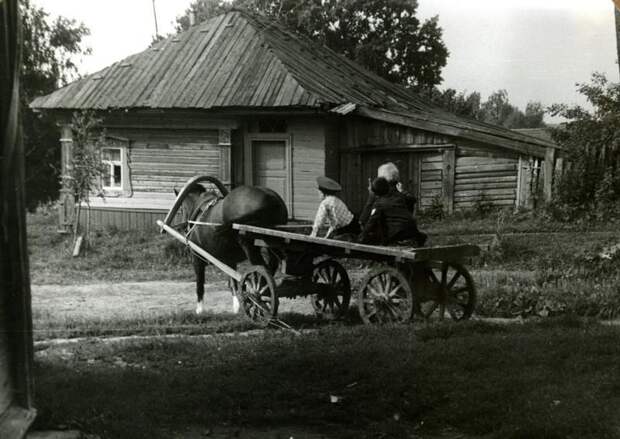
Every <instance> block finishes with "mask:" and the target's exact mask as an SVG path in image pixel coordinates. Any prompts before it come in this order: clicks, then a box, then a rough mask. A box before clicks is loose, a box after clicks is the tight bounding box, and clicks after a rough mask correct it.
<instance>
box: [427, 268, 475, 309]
mask: <svg viewBox="0 0 620 439" xmlns="http://www.w3.org/2000/svg"><path fill="white" fill-rule="evenodd" d="M424 273H425V275H426V277H427V279H426V280H427V282H426V285H427V288H428V289H429V291H426V292H424V293H425V294H424V295H420V296H419V298H418V302H417V303H416V314H418V315H420V316H422V317H423V318H424V319H426V320H429V319H433V318H438V319H440V320H443V318H444V317H445V315H446V312H447V313H448V315H449V316H450V317H451V318H452V320H467V319H469V318H470V317H471V315H472V313H473V312H474V307H475V306H476V287H475V285H474V281H473V279H472V277H471V275H470V274H469V272H468V271H467V269H466V268H465V267H463V266H462V265H460V264H456V263H453V262H441V263H437V264H434V265H432V266H431V265H429V266H428V267H427V268H425V270H424Z"/></svg>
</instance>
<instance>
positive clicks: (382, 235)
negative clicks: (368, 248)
mask: <svg viewBox="0 0 620 439" xmlns="http://www.w3.org/2000/svg"><path fill="white" fill-rule="evenodd" d="M413 199H414V200H415V198H413ZM412 211H413V204H412V203H411V198H408V197H407V196H406V195H403V194H401V193H400V192H398V191H396V190H394V191H390V192H389V193H388V194H387V195H385V196H382V197H374V203H373V206H372V209H371V211H370V213H369V217H368V220H367V221H366V223H365V224H364V228H363V230H362V234H361V236H360V242H362V243H366V244H391V243H394V242H396V241H401V240H406V239H415V240H417V239H418V237H419V233H420V232H419V231H418V227H417V224H416V221H415V220H414V219H413V213H412Z"/></svg>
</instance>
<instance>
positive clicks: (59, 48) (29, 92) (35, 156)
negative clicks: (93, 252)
mask: <svg viewBox="0 0 620 439" xmlns="http://www.w3.org/2000/svg"><path fill="white" fill-rule="evenodd" d="M20 14H21V17H22V32H23V59H22V71H21V83H20V85H21V89H20V96H21V105H22V114H23V118H22V121H23V127H24V129H23V133H24V149H25V151H26V197H27V200H26V201H27V204H28V208H29V209H30V210H32V209H34V208H36V206H37V205H38V204H40V203H44V202H47V201H51V200H55V199H56V198H57V197H58V190H59V183H58V182H59V172H60V169H59V167H60V145H59V142H58V128H57V127H56V125H55V122H54V120H53V119H52V118H51V117H49V116H48V115H45V114H35V113H34V112H33V111H32V110H31V109H30V108H29V107H28V105H29V104H30V102H31V101H32V99H34V98H35V97H36V96H41V95H45V94H48V93H51V92H52V91H54V90H55V89H56V88H57V87H58V86H59V85H65V84H66V83H68V82H69V81H70V80H72V79H74V78H75V76H76V75H77V65H76V63H75V62H76V61H75V58H76V57H77V56H80V55H84V54H87V53H90V50H89V49H86V48H85V47H84V45H83V38H84V37H85V36H87V35H88V34H89V30H88V29H87V28H86V27H85V26H84V25H83V24H80V23H77V22H76V21H74V20H70V19H67V18H64V17H58V18H57V19H56V20H54V21H51V19H50V17H49V15H48V14H47V13H46V12H45V11H44V10H43V9H42V8H39V7H37V6H36V5H34V4H32V2H31V0H20Z"/></svg>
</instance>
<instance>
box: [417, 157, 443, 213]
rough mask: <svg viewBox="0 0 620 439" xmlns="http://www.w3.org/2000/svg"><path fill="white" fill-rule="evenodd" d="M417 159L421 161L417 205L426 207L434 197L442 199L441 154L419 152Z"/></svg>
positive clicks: (434, 199) (421, 207) (422, 207)
mask: <svg viewBox="0 0 620 439" xmlns="http://www.w3.org/2000/svg"><path fill="white" fill-rule="evenodd" d="M418 159H419V160H420V162H421V163H420V191H419V197H418V198H419V200H418V205H419V208H420V209H427V208H429V207H430V206H431V205H432V204H433V202H436V199H437V200H439V201H440V202H441V200H442V178H443V154H440V153H432V154H419V155H418Z"/></svg>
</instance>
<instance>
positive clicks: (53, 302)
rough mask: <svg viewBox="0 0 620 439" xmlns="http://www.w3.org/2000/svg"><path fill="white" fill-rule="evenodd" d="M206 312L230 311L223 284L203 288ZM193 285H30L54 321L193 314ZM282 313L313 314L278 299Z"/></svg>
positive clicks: (37, 306)
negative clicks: (70, 318)
mask: <svg viewBox="0 0 620 439" xmlns="http://www.w3.org/2000/svg"><path fill="white" fill-rule="evenodd" d="M205 290H206V291H205V312H212V313H230V312H232V298H231V294H230V291H229V290H228V286H227V285H226V282H225V281H219V282H212V283H210V284H207V285H205ZM195 307H196V293H195V284H194V283H193V282H178V281H166V282H162V281H153V282H121V283H94V284H85V285H33V286H32V308H33V313H34V315H35V317H36V316H37V315H41V314H47V315H53V316H55V317H56V318H60V319H62V318H63V317H64V318H69V317H72V318H84V319H91V318H100V319H106V318H118V317H122V318H132V317H143V316H145V315H165V314H171V313H176V312H179V313H184V312H188V311H193V310H194V309H195ZM280 311H281V312H289V311H295V312H297V313H312V307H311V306H310V303H309V301H308V299H306V298H299V299H294V300H289V299H281V304H280Z"/></svg>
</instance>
